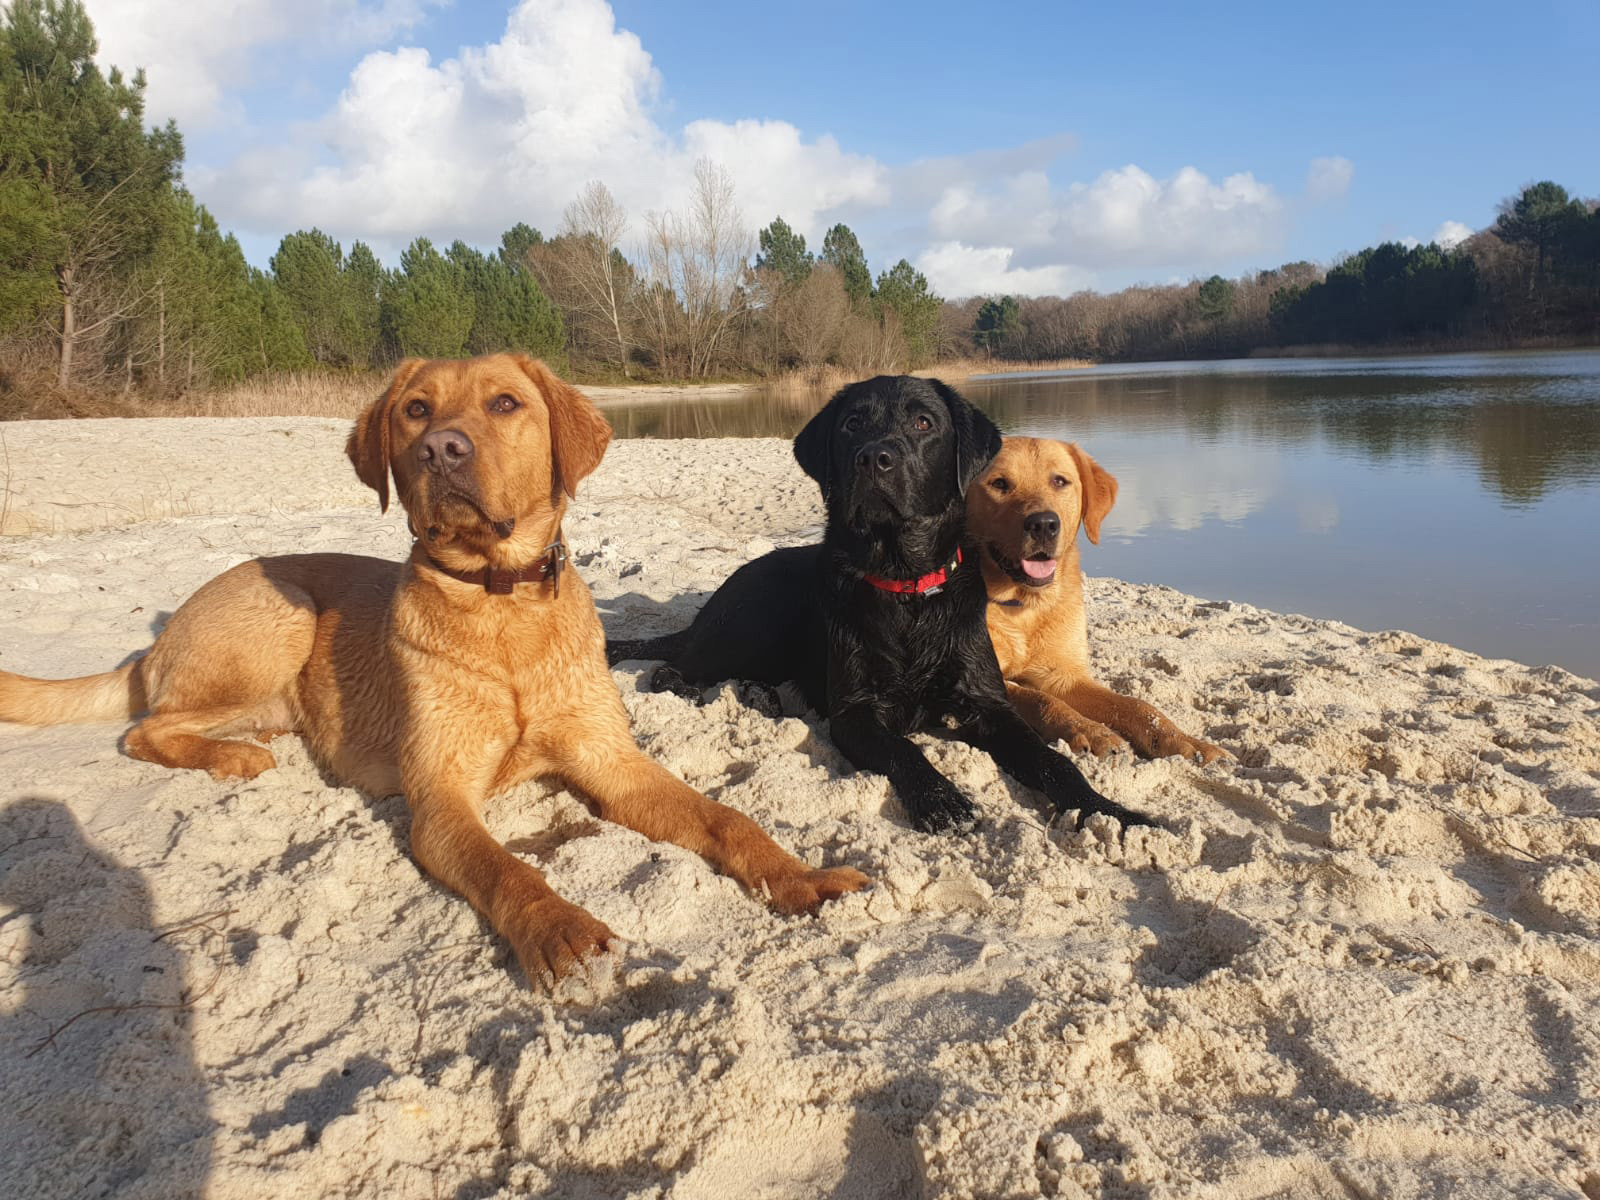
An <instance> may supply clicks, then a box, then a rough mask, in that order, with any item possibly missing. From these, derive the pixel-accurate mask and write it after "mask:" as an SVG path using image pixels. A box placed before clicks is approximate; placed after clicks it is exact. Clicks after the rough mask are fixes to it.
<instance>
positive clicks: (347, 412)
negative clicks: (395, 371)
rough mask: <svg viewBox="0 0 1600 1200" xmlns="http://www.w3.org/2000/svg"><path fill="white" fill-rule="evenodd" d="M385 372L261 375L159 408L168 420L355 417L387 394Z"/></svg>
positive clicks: (153, 414) (196, 394) (314, 372)
mask: <svg viewBox="0 0 1600 1200" xmlns="http://www.w3.org/2000/svg"><path fill="white" fill-rule="evenodd" d="M387 383H388V376H387V375H386V374H384V373H383V372H380V371H366V372H350V373H337V374H335V373H331V372H320V371H289V372H284V373H282V374H277V375H258V376H256V377H254V378H252V379H248V380H246V381H245V382H244V383H237V384H234V385H233V386H231V387H226V388H221V389H218V390H217V391H213V392H197V393H194V394H193V395H189V396H185V397H183V398H182V399H181V400H174V401H170V402H168V403H166V404H162V405H160V406H159V411H157V412H153V413H151V414H150V415H152V416H168V417H354V416H355V415H356V414H357V413H359V412H360V411H361V410H362V409H363V408H365V407H366V406H367V405H368V404H371V403H372V401H373V400H374V399H376V398H377V397H378V396H379V395H380V394H382V392H383V389H384V386H385V384H387Z"/></svg>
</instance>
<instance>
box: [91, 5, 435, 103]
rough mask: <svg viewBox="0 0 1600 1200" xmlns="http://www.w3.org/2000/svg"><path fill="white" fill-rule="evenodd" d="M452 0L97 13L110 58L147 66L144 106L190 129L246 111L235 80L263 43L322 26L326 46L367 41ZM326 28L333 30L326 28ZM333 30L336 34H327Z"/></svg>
mask: <svg viewBox="0 0 1600 1200" xmlns="http://www.w3.org/2000/svg"><path fill="white" fill-rule="evenodd" d="M445 2H447V0H228V3H217V2H215V0H186V2H184V3H178V4H175V3H173V2H172V0H119V2H118V3H116V4H107V5H104V6H101V7H97V8H96V9H95V12H94V14H93V16H94V22H95V33H96V35H97V36H98V38H99V42H100V49H99V54H98V55H97V57H98V59H99V61H100V63H101V65H102V66H113V65H114V66H118V67H121V68H122V69H123V70H124V72H126V73H127V74H129V75H132V74H133V72H134V70H135V69H136V68H139V67H143V68H144V69H145V71H146V72H147V73H148V86H147V89H146V91H145V108H146V115H147V116H148V117H149V118H150V119H151V121H152V123H155V124H159V123H162V122H165V121H166V120H167V119H168V118H169V117H171V118H175V119H176V120H177V121H178V123H179V125H180V126H182V127H183V128H185V129H196V128H205V127H207V126H210V125H213V124H217V123H220V122H222V121H225V120H228V121H237V120H239V119H240V118H241V117H242V115H243V114H242V113H241V112H240V111H239V110H238V105H237V102H236V101H231V100H229V99H228V98H227V96H226V93H227V92H228V90H229V89H231V88H235V87H237V86H238V85H239V84H240V83H241V82H242V81H244V80H247V79H248V77H249V71H250V66H251V63H252V61H253V59H254V57H255V55H256V54H257V53H258V52H259V51H260V50H261V49H262V48H263V47H267V46H271V45H274V44H280V43H284V42H288V41H291V40H294V41H297V42H298V41H300V40H301V39H303V38H304V37H305V36H306V31H307V30H317V31H318V42H319V44H321V45H322V46H324V47H326V46H327V45H328V44H329V43H331V44H332V45H334V46H343V47H352V46H353V47H356V48H365V47H368V46H373V45H377V44H380V43H381V42H383V41H385V40H386V39H388V38H391V37H393V36H394V35H395V34H397V33H400V32H402V31H404V30H406V29H409V28H411V27H413V26H415V25H416V24H417V23H418V22H419V21H420V20H421V19H422V17H423V15H424V13H425V11H426V9H427V8H428V7H429V6H431V5H436V4H439V3H445ZM324 31H327V34H325V33H324ZM329 34H331V36H329Z"/></svg>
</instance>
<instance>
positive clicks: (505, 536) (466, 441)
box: [345, 354, 611, 566]
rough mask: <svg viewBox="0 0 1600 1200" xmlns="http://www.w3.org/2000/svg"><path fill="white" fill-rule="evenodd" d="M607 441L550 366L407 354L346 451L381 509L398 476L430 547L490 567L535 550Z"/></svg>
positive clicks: (509, 358) (589, 407)
mask: <svg viewBox="0 0 1600 1200" xmlns="http://www.w3.org/2000/svg"><path fill="white" fill-rule="evenodd" d="M610 440H611V427H610V426H609V425H607V424H606V422H605V418H604V417H602V416H601V415H600V413H599V412H598V411H597V410H596V409H595V407H594V405H593V404H592V403H590V401H589V400H588V398H587V397H586V396H584V395H583V394H582V393H581V392H579V391H578V390H577V389H576V388H574V387H572V386H571V385H570V384H567V383H564V382H563V381H562V380H560V379H559V378H557V377H556V375H555V374H554V373H553V372H552V371H551V370H550V368H549V367H547V366H545V365H544V364H543V363H542V362H539V361H538V360H537V359H532V358H529V357H527V356H526V355H522V354H491V355H487V356H485V357H483V358H469V359H431V360H430V359H417V358H408V359H406V360H405V361H404V362H402V363H401V364H400V366H399V367H398V368H397V369H396V370H395V373H394V379H393V381H392V382H391V383H390V384H389V389H388V391H386V392H385V393H384V394H383V396H382V397H381V398H380V399H378V400H376V401H375V402H374V403H373V404H372V405H371V407H369V408H368V409H367V411H366V412H364V413H363V414H362V415H361V416H360V417H358V418H357V419H356V423H355V428H354V429H352V430H351V431H350V440H349V442H348V443H347V444H346V446H345V452H346V453H347V454H349V456H350V461H351V463H352V464H354V466H355V469H356V474H357V475H358V476H360V478H361V482H362V483H364V484H366V485H367V486H368V487H370V488H372V489H373V490H374V491H376V492H377V493H378V503H379V506H380V507H381V508H383V509H385V510H387V509H388V507H389V477H390V475H391V474H392V475H393V476H394V484H395V491H396V493H397V495H398V496H399V498H400V503H401V504H402V505H404V506H405V510H406V513H407V514H408V515H409V516H410V518H411V527H412V531H413V532H414V533H415V534H416V535H417V536H418V537H419V538H421V539H422V540H423V541H424V542H425V543H426V544H427V546H428V549H429V551H430V552H436V551H441V550H443V551H447V552H449V551H456V552H461V553H464V554H466V555H469V556H473V557H475V558H479V559H483V560H487V561H490V562H492V563H493V564H494V565H497V566H498V565H502V564H503V563H508V562H512V561H522V560H527V559H530V558H531V557H536V556H537V554H538V553H539V552H540V551H541V550H542V548H543V545H544V544H545V543H546V542H548V540H549V539H550V537H552V536H553V533H552V523H551V518H554V519H555V520H559V519H560V515H561V513H562V512H563V511H564V509H565V505H566V498H567V497H569V496H571V495H573V494H574V492H575V491H576V489H577V486H578V481H579V480H580V479H582V478H583V477H584V476H585V475H587V474H589V472H591V471H593V470H594V469H595V467H596V466H598V465H599V463H600V457H601V455H603V454H604V453H605V450H606V445H607V443H608V442H609V441H610ZM534 543H538V544H537V545H536V544H534ZM528 552H531V555H530V554H529V553H528Z"/></svg>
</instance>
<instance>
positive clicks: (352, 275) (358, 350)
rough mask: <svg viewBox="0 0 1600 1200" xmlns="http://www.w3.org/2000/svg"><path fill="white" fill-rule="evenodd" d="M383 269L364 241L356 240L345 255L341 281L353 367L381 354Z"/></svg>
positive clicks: (372, 360) (374, 358)
mask: <svg viewBox="0 0 1600 1200" xmlns="http://www.w3.org/2000/svg"><path fill="white" fill-rule="evenodd" d="M383 279H384V270H383V264H381V263H380V262H378V257H377V255H375V254H373V253H372V248H371V247H370V246H368V245H367V244H366V243H365V242H353V243H351V245H350V253H349V254H347V255H345V259H344V268H343V270H342V271H341V272H340V282H341V283H342V285H343V288H344V304H345V308H346V313H347V318H346V319H347V321H348V330H349V333H348V342H347V343H346V345H347V351H348V354H349V356H350V362H351V365H352V366H356V367H370V366H373V365H374V364H375V360H376V358H377V353H378V337H379V330H380V326H379V323H378V301H379V297H380V296H381V295H382V294H383Z"/></svg>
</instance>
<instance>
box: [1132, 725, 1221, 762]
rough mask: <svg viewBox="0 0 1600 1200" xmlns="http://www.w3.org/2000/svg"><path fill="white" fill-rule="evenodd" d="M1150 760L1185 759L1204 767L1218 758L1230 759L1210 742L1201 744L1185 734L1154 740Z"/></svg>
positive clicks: (1168, 735)
mask: <svg viewBox="0 0 1600 1200" xmlns="http://www.w3.org/2000/svg"><path fill="white" fill-rule="evenodd" d="M1150 757H1151V758H1169V757H1176V758H1186V759H1188V760H1189V761H1190V762H1192V763H1199V764H1200V765H1201V766H1205V765H1206V764H1208V763H1214V762H1216V761H1217V760H1218V759H1219V758H1232V757H1233V755H1231V754H1229V753H1228V752H1227V751H1226V750H1224V749H1223V748H1222V747H1221V746H1214V745H1212V744H1211V743H1210V742H1202V741H1201V740H1200V739H1199V738H1192V737H1190V736H1189V735H1188V734H1186V733H1176V732H1174V733H1170V734H1163V735H1162V736H1160V737H1158V738H1157V739H1156V743H1155V746H1154V747H1153V748H1152V752H1151V755H1150Z"/></svg>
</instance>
